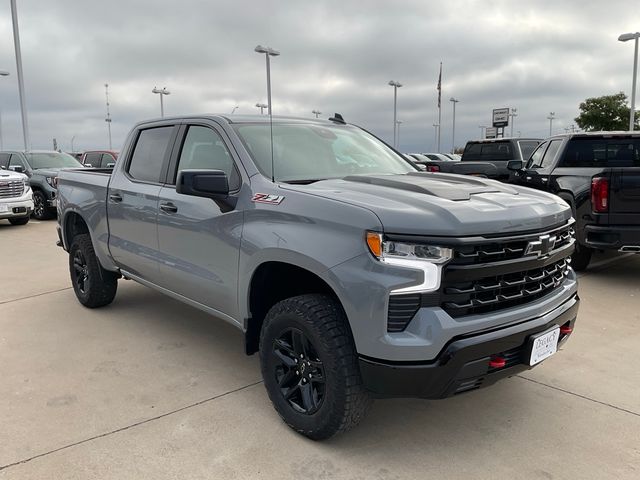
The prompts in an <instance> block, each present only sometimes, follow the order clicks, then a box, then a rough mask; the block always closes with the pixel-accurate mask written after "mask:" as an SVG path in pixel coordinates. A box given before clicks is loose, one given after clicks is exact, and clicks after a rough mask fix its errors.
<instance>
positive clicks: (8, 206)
mask: <svg viewBox="0 0 640 480" xmlns="http://www.w3.org/2000/svg"><path fill="white" fill-rule="evenodd" d="M31 212H33V192H32V191H31V187H30V186H29V177H27V176H26V175H24V174H22V173H17V172H12V171H10V170H0V219H6V220H9V221H10V222H11V224H12V225H24V224H26V223H27V222H28V221H29V216H30V215H31Z"/></svg>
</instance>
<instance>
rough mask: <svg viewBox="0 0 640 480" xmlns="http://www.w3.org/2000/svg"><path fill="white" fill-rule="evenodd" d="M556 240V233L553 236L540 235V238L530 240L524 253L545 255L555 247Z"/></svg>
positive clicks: (538, 255)
mask: <svg viewBox="0 0 640 480" xmlns="http://www.w3.org/2000/svg"><path fill="white" fill-rule="evenodd" d="M556 240H557V237H556V236H555V235H554V236H553V237H552V236H551V235H540V238H539V239H538V240H534V241H533V242H529V244H528V245H527V248H526V250H525V251H524V254H525V256H527V255H536V256H537V257H545V256H547V255H549V252H550V251H551V250H553V247H554V246H555V245H556Z"/></svg>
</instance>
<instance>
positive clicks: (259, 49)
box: [253, 45, 280, 116]
mask: <svg viewBox="0 0 640 480" xmlns="http://www.w3.org/2000/svg"><path fill="white" fill-rule="evenodd" d="M253 51H254V52H257V53H264V56H265V58H266V59H267V112H268V113H269V116H271V62H270V61H269V57H277V56H278V55H280V52H279V51H278V50H274V49H273V48H270V47H263V46H262V45H258V46H257V47H256V48H254V49H253Z"/></svg>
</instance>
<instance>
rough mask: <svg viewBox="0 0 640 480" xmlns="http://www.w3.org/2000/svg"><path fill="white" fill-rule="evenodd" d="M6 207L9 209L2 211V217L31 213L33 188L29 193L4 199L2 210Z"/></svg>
mask: <svg viewBox="0 0 640 480" xmlns="http://www.w3.org/2000/svg"><path fill="white" fill-rule="evenodd" d="M4 206H6V207H4ZM4 208H6V209H7V210H6V211H0V219H6V218H20V217H27V216H29V215H31V212H33V200H32V198H31V190H28V193H26V194H24V195H23V196H21V197H19V198H16V199H11V200H8V201H2V202H1V203H0V210H4Z"/></svg>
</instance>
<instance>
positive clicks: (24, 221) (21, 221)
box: [9, 217, 29, 225]
mask: <svg viewBox="0 0 640 480" xmlns="http://www.w3.org/2000/svg"><path fill="white" fill-rule="evenodd" d="M9 222H10V223H11V225H26V224H27V223H29V217H20V218H10V219H9Z"/></svg>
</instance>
